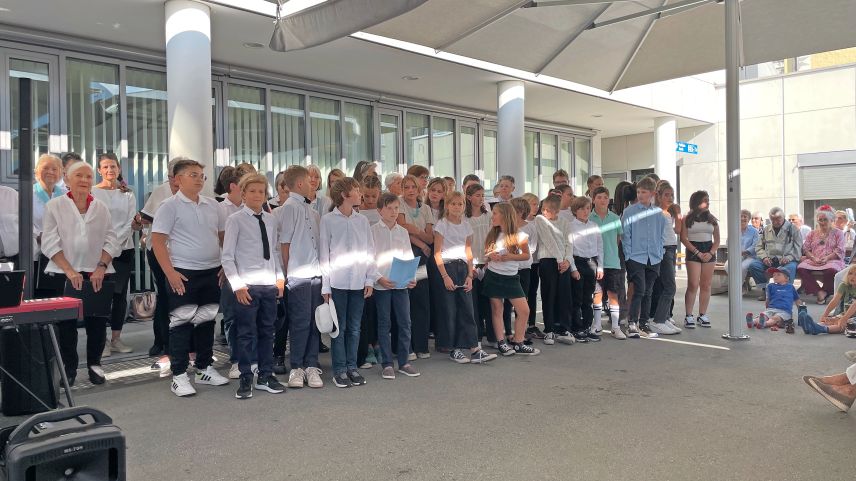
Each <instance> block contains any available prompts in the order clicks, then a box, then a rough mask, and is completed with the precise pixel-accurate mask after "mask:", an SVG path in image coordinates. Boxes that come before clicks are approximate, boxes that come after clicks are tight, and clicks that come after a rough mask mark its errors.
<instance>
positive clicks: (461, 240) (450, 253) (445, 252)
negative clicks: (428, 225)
mask: <svg viewBox="0 0 856 481" xmlns="http://www.w3.org/2000/svg"><path fill="white" fill-rule="evenodd" d="M434 232H436V233H437V234H440V235H441V236H443V249H442V250H441V251H440V257H442V258H443V262H449V261H455V260H461V261H464V262H466V261H467V238H468V237H473V227H472V226H471V225H470V223H469V222H466V221H465V220H463V219H461V222H460V223H459V224H453V223H451V222H449V219H447V218H445V217H444V218H442V219H440V221H439V222H437V225H435V226H434ZM470 245H471V247H472V250H473V251H475V247H473V246H474V244H470ZM482 250H484V246H482Z"/></svg>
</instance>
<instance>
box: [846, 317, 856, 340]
mask: <svg viewBox="0 0 856 481" xmlns="http://www.w3.org/2000/svg"><path fill="white" fill-rule="evenodd" d="M844 335H845V336H847V337H856V321H854V320H853V319H850V320H849V321H847V324H846V325H845V326H844Z"/></svg>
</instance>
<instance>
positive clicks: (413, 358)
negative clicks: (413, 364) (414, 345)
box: [407, 352, 416, 361]
mask: <svg viewBox="0 0 856 481" xmlns="http://www.w3.org/2000/svg"><path fill="white" fill-rule="evenodd" d="M407 360H408V361H415V360H416V353H415V352H411V353H410V354H408V355H407Z"/></svg>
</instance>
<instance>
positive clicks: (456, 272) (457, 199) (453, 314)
mask: <svg viewBox="0 0 856 481" xmlns="http://www.w3.org/2000/svg"><path fill="white" fill-rule="evenodd" d="M478 205H481V204H478ZM463 214H464V196H463V195H462V194H461V193H460V192H452V193H451V194H449V196H448V197H446V201H445V209H444V212H443V216H442V218H441V219H440V220H439V221H438V222H437V225H436V228H435V229H434V262H436V264H437V269H438V270H439V271H440V276H441V277H442V279H443V285H444V287H445V288H446V290H445V296H444V298H443V299H434V302H435V303H436V304H435V305H438V307H440V308H442V309H445V311H446V312H445V316H442V317H441V319H444V320H445V321H446V322H447V323H448V325H447V326H446V332H449V333H450V336H449V337H450V339H449V341H450V343H451V345H450V346H442V347H449V348H451V349H452V351H451V353H450V355H449V357H450V358H451V359H452V361H455V362H457V363H461V364H463V363H467V362H473V363H482V362H487V361H490V360H492V359H496V354H488V353H486V352H484V351H483V350H482V349H481V348H480V347H479V342H478V337H477V336H478V330H477V329H476V323H475V318H474V316H473V301H472V294H471V293H470V292H471V291H472V289H473V251H472V245H473V244H472V243H473V229H472V227H471V226H470V224H469V223H468V222H465V221H464V220H463ZM463 349H469V350H470V357H469V358H467V357H466V356H465V355H464V353H463Z"/></svg>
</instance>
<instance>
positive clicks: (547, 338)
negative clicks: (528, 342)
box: [544, 332, 556, 346]
mask: <svg viewBox="0 0 856 481" xmlns="http://www.w3.org/2000/svg"><path fill="white" fill-rule="evenodd" d="M555 343H556V333H555V332H548V333H546V334H544V344H546V345H548V346H552V345H553V344H555Z"/></svg>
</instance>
